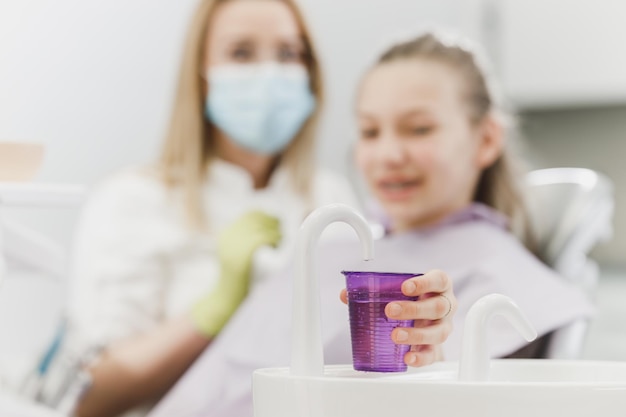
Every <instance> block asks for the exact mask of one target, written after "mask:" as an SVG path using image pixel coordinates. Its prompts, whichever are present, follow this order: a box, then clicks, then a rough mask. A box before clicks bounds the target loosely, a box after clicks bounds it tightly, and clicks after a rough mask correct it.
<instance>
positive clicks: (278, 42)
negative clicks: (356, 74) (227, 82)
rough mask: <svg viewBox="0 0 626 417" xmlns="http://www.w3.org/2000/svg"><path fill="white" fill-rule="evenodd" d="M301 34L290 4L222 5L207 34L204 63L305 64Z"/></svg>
mask: <svg viewBox="0 0 626 417" xmlns="http://www.w3.org/2000/svg"><path fill="white" fill-rule="evenodd" d="M305 52H306V51H305V45H304V42H303V40H302V33H301V31H300V27H299V25H298V22H297V21H296V19H295V17H294V15H293V13H292V11H291V9H290V8H289V6H288V5H286V4H285V3H283V2H281V1H277V0H254V1H253V0H236V1H228V2H225V3H223V4H221V5H220V6H219V7H218V8H217V9H216V10H215V13H214V15H213V16H212V19H211V22H210V23H209V31H208V33H207V40H206V49H205V56H206V59H205V66H206V69H208V68H209V67H211V66H217V65H230V64H253V63H260V62H270V61H274V62H277V63H283V64H302V65H303V64H304V56H305Z"/></svg>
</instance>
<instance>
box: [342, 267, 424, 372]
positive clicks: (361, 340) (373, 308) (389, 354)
mask: <svg viewBox="0 0 626 417" xmlns="http://www.w3.org/2000/svg"><path fill="white" fill-rule="evenodd" d="M342 274H343V275H344V276H345V277H346V286H347V289H348V309H349V312H350V336H351V338H352V363H353V366H354V369H356V370H357V371H369V372H404V371H406V369H407V366H406V364H405V363H404V355H405V354H406V353H407V352H408V351H409V349H410V348H411V346H409V345H397V344H396V343H395V342H394V341H393V340H391V332H392V331H393V329H395V328H396V327H413V320H392V319H390V318H388V317H387V315H386V314H385V306H386V305H387V304H388V303H389V302H391V301H400V300H412V301H415V300H417V297H407V296H406V295H404V294H402V290H401V286H402V283H403V282H404V281H406V280H407V279H409V278H412V277H416V276H420V275H422V274H409V273H395V272H357V271H342Z"/></svg>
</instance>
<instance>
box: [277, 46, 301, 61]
mask: <svg viewBox="0 0 626 417" xmlns="http://www.w3.org/2000/svg"><path fill="white" fill-rule="evenodd" d="M302 57H303V54H302V52H301V51H300V49H298V48H295V47H292V46H284V47H282V48H280V49H279V50H278V61H279V62H301V61H302Z"/></svg>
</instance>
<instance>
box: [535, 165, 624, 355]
mask: <svg viewBox="0 0 626 417" xmlns="http://www.w3.org/2000/svg"><path fill="white" fill-rule="evenodd" d="M526 180H527V181H526V182H527V185H528V189H527V190H526V191H527V195H526V197H527V204H528V211H529V217H530V222H531V228H532V230H533V232H534V234H535V238H536V241H537V248H538V255H539V256H540V257H541V258H542V260H543V261H544V262H545V263H546V264H547V265H548V266H550V267H551V268H553V269H554V270H555V271H556V272H557V273H559V274H560V275H561V276H562V277H563V278H565V279H566V280H568V281H570V282H571V283H572V284H574V285H577V286H579V287H580V288H581V289H582V290H583V291H585V292H586V293H587V294H588V295H589V296H590V297H591V298H593V296H594V293H595V289H596V287H597V285H598V278H599V269H598V266H597V264H596V263H595V262H594V261H593V260H592V259H590V258H589V253H590V252H591V250H592V249H593V248H594V247H595V246H596V245H597V244H598V243H601V242H604V241H606V240H608V239H610V238H611V236H612V232H613V228H612V217H613V209H614V197H613V185H612V182H611V181H610V180H609V179H608V178H607V177H605V176H604V175H602V174H600V173H598V172H596V171H593V170H591V169H586V168H548V169H539V170H535V171H531V172H530V173H528V174H527V177H526ZM588 327H589V320H580V321H578V322H574V323H572V324H570V325H568V326H566V327H564V328H561V329H558V330H556V331H554V332H553V333H552V335H551V336H550V340H549V343H548V346H547V351H546V353H545V357H546V358H549V359H578V358H580V356H581V353H582V349H583V346H584V342H585V337H586V334H587V329H588Z"/></svg>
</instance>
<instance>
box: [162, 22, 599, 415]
mask: <svg viewBox="0 0 626 417" xmlns="http://www.w3.org/2000/svg"><path fill="white" fill-rule="evenodd" d="M356 112H357V117H358V124H359V130H360V138H359V141H358V143H357V145H356V162H357V166H358V168H359V171H360V172H361V174H362V175H363V177H364V179H365V181H366V183H367V185H368V186H369V189H370V190H371V193H372V195H373V197H374V198H375V199H376V200H377V202H378V203H379V205H380V207H381V208H382V211H383V212H384V219H382V220H383V222H384V223H385V224H386V225H387V234H386V235H385V236H384V237H383V238H382V239H380V240H378V241H377V242H376V251H375V252H376V254H375V259H374V260H373V261H369V262H367V263H362V262H360V261H359V260H358V259H359V252H358V251H359V246H358V244H356V243H355V242H344V243H341V242H338V243H327V244H326V245H321V247H320V251H319V253H318V259H319V262H318V264H317V268H318V271H317V272H318V278H319V279H320V281H321V282H320V291H321V299H322V303H323V306H322V329H323V333H324V334H323V340H324V346H325V361H326V363H327V364H330V363H350V362H351V356H350V340H349V329H348V320H347V312H346V310H347V309H346V308H345V306H344V305H343V304H341V303H338V302H337V301H336V294H337V293H339V292H340V291H341V287H342V286H343V282H344V281H343V279H342V277H341V275H340V271H342V270H374V271H395V272H424V271H427V270H431V269H432V268H441V269H443V270H444V271H446V273H447V274H446V273H444V272H441V271H431V272H429V273H427V274H426V275H425V276H424V277H423V278H421V277H420V278H414V279H411V280H410V281H408V282H405V283H404V284H403V285H404V286H403V291H404V292H405V293H407V294H411V295H414V294H419V295H421V296H422V297H421V299H420V300H419V301H417V302H392V303H389V304H388V305H387V307H386V313H387V315H388V316H389V317H391V318H394V319H412V320H415V327H414V328H412V329H395V330H394V332H393V334H392V338H393V339H394V341H395V342H396V343H402V344H410V345H413V348H412V351H411V352H410V353H409V354H408V355H407V357H406V358H405V359H406V360H407V362H408V363H410V364H412V365H424V364H428V363H432V362H433V361H434V360H435V359H438V358H441V357H443V358H444V359H452V360H454V359H458V358H459V353H460V352H459V350H460V345H461V337H462V329H463V320H464V317H465V315H466V313H467V310H468V309H469V307H470V306H471V305H472V304H473V303H474V302H475V301H476V300H478V299H479V298H480V297H482V296H484V295H487V294H490V293H494V292H497V293H503V294H505V295H509V296H511V297H512V298H513V299H515V300H516V301H517V303H518V304H519V305H520V307H521V309H522V310H523V311H524V312H525V313H526V314H527V316H528V317H529V318H530V320H531V322H532V323H533V325H534V326H535V327H536V329H537V331H538V332H539V334H540V335H541V336H545V335H547V334H549V333H550V332H551V331H553V330H555V329H557V328H559V327H561V326H564V325H566V324H568V323H570V322H572V321H574V320H577V319H579V318H583V317H586V316H587V315H589V314H590V311H591V307H590V304H589V302H588V301H587V300H586V299H585V297H584V296H583V294H582V293H580V292H579V291H577V290H576V289H574V288H572V287H569V286H568V285H567V284H566V283H565V282H564V281H563V280H561V279H560V278H559V277H558V276H556V275H555V274H554V273H553V272H552V271H550V270H549V269H548V268H547V267H545V266H544V265H543V264H542V263H541V262H539V261H538V260H537V259H536V258H535V257H534V256H533V254H532V253H531V252H529V251H528V250H527V249H526V248H525V247H524V244H523V243H522V241H521V240H520V239H518V237H516V235H515V234H514V233H513V232H512V231H511V226H512V225H515V226H517V229H519V230H521V231H523V230H525V227H524V223H523V220H524V216H523V207H522V200H521V197H520V195H519V192H518V191H517V188H516V186H515V182H514V177H513V175H512V173H511V167H510V163H509V155H508V153H507V152H508V150H507V149H506V146H505V145H506V144H505V137H504V129H503V125H502V120H501V115H500V114H499V108H498V105H497V103H496V102H495V100H494V97H493V94H492V92H491V90H490V89H489V86H488V83H487V79H486V76H485V73H484V72H483V70H482V69H481V67H480V66H479V64H478V62H477V59H476V56H475V55H474V53H473V52H472V51H470V50H468V49H466V48H464V47H461V46H460V45H457V44H454V43H449V42H444V41H442V40H441V39H440V38H438V37H436V36H434V35H432V34H426V35H423V36H420V37H418V38H416V39H413V40H410V41H408V42H404V43H401V44H398V45H395V46H393V47H392V48H390V49H389V50H388V51H387V52H385V53H384V54H383V55H382V57H381V58H380V60H379V61H378V63H377V64H376V65H374V66H373V67H372V68H371V69H370V70H369V71H368V72H367V73H366V75H365V77H364V79H363V81H362V83H361V85H360V88H359V91H358V95H357V105H356ZM290 282H291V273H287V274H284V275H281V276H276V277H274V279H272V280H268V281H266V282H264V283H263V284H262V285H259V286H258V287H256V288H255V289H254V291H253V292H252V293H251V294H250V295H249V297H248V299H247V300H246V301H245V302H244V304H243V305H242V306H241V308H240V310H239V311H238V313H237V315H236V316H235V317H233V319H232V321H231V322H230V323H229V326H228V328H226V329H225V331H224V332H223V333H222V334H221V335H220V338H219V340H217V341H216V343H215V344H214V345H213V346H212V349H211V351H206V352H205V353H204V354H203V355H202V356H201V357H200V358H199V360H198V361H197V362H196V364H194V366H193V368H192V369H190V370H189V371H188V372H187V374H186V375H185V377H184V378H182V380H181V381H180V382H179V383H178V384H177V385H176V386H175V388H174V389H173V390H172V391H171V392H170V393H169V394H168V396H167V397H166V398H165V399H164V400H163V401H162V402H161V403H160V404H159V405H158V406H157V408H156V409H155V410H154V412H153V413H152V415H151V417H166V416H170V415H177V416H196V415H211V416H233V415H238V416H250V415H252V401H251V387H250V374H251V373H252V371H253V370H254V369H256V368H262V367H275V366H288V364H289V353H290V323H291V314H290V311H289V310H290V308H289V307H290V300H291V288H290ZM452 283H453V284H454V288H455V290H454V292H455V295H456V300H458V311H457V314H456V315H454V316H453V315H447V311H448V309H449V308H453V309H456V300H455V299H454V296H453V295H452V292H451V286H452V285H451V284H452ZM438 294H443V295H444V296H445V297H438V296H436V295H438ZM342 298H343V299H344V300H345V292H342ZM446 298H451V299H452V300H453V302H452V303H451V304H448V303H447V302H445V299H446ZM276 299H282V300H284V301H283V302H282V303H276V302H273V303H270V301H269V300H276ZM269 304H271V305H269ZM452 324H454V328H455V329H456V330H455V331H453V332H452V333H451V334H450V337H449V338H448V339H447V340H446V336H447V334H448V333H449V331H450V330H451V328H452ZM489 330H490V331H489V344H490V347H491V354H492V355H493V356H495V357H501V356H507V355H511V354H513V353H514V352H516V351H518V350H520V349H522V348H524V347H525V342H524V340H523V339H522V338H521V337H520V336H519V335H518V334H516V332H515V330H514V329H512V328H511V326H509V325H508V324H507V323H502V322H498V321H494V323H493V324H492V325H491V326H490V329H489ZM542 341H545V338H542V339H541V340H540V342H538V343H537V344H536V345H533V346H530V348H529V350H530V352H525V355H526V356H539V355H540V354H541V353H540V348H541V344H542ZM440 343H443V352H438V349H437V346H438V345H439V344H440ZM441 353H443V354H441ZM216 381H219V383H218V382H216ZM224 386H228V387H238V388H229V389H228V390H225V389H221V388H220V387H224ZM225 392H228V395H223V394H224V393H225Z"/></svg>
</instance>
